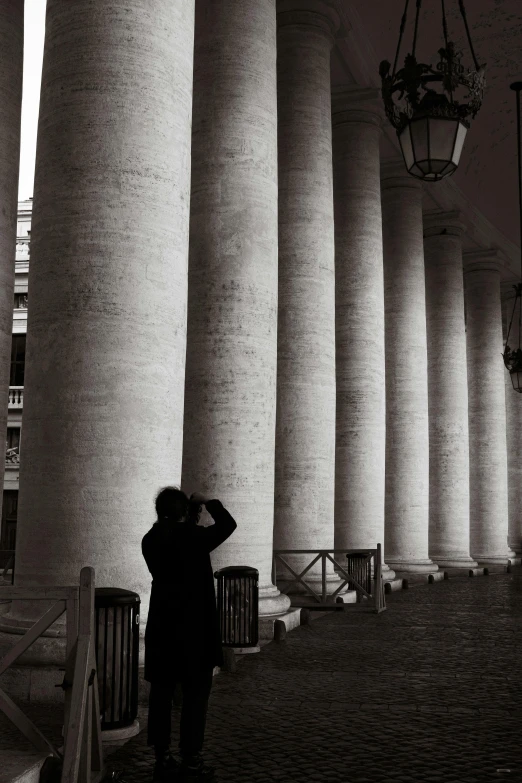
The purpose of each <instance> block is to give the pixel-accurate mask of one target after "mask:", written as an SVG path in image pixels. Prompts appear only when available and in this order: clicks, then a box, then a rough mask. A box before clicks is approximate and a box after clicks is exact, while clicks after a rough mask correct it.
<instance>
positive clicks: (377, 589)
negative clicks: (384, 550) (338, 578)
mask: <svg viewBox="0 0 522 783" xmlns="http://www.w3.org/2000/svg"><path fill="white" fill-rule="evenodd" d="M340 554H342V555H355V554H358V555H362V556H364V557H363V559H361V563H360V566H359V568H360V569H361V571H362V570H363V569H364V568H366V566H367V565H368V564H371V561H372V559H373V589H372V591H371V592H369V591H368V590H367V589H366V587H365V586H364V585H363V584H361V581H360V577H358V575H354V574H349V573H348V572H347V571H346V569H345V568H343V567H342V566H341V565H340V564H339V563H338V562H337V561H336V560H334V558H333V557H332V555H340ZM283 555H315V557H314V558H313V560H312V562H311V563H308V565H307V566H306V568H304V569H303V570H302V571H301V572H300V573H297V572H296V571H294V569H293V568H292V567H291V566H290V565H289V563H288V562H287V560H285V558H283V557H282V556H283ZM319 560H320V561H321V594H320V595H319V593H317V592H316V591H315V590H314V589H313V587H312V586H311V585H310V584H309V583H308V582H307V581H306V580H305V579H304V578H303V577H304V576H305V574H307V573H308V571H309V570H310V569H311V568H312V566H314V565H315V564H316V563H317V562H318V561H319ZM327 560H329V561H330V562H331V563H333V565H334V566H335V568H336V570H337V572H338V573H341V574H342V576H343V577H344V580H343V582H342V583H341V584H340V585H339V586H338V587H337V589H336V590H335V591H334V592H333V593H328V591H327V584H326V561H327ZM278 562H280V563H281V564H282V565H283V566H284V567H285V568H286V569H287V570H288V571H289V572H290V573H291V574H292V578H291V579H287V578H286V576H285V577H283V580H284V581H285V582H287V581H288V582H289V584H288V585H287V586H286V587H285V588H284V589H282V590H281V592H283V593H288V591H289V590H290V589H291V588H292V586H293V585H297V584H300V585H301V586H302V587H304V589H305V593H306V594H307V595H310V596H312V598H313V599H314V602H315V603H312V604H311V605H307V608H309V609H320V610H322V611H324V610H330V609H331V610H335V609H339V608H342V607H340V605H339V604H338V603H334V601H335V598H336V596H339V593H340V592H341V590H342V589H343V588H344V587H345V585H347V584H349V585H350V586H351V587H352V588H353V589H354V590H356V591H357V595H358V598H359V599H362V600H364V598H366V599H367V600H368V603H366V604H365V605H366V606H370V607H372V608H373V609H374V611H375V612H377V613H379V612H383V611H384V610H385V609H386V599H385V597H384V584H383V581H382V555H381V545H380V544H377V547H376V548H375V549H274V551H273V561H272V584H274V585H275V584H277V563H278ZM280 589H281V588H280ZM292 605H293V606H297V605H301V606H302V604H298V603H297V602H296V599H294V601H293V602H292ZM344 606H349V604H343V607H344Z"/></svg>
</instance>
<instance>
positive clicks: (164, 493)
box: [156, 487, 190, 522]
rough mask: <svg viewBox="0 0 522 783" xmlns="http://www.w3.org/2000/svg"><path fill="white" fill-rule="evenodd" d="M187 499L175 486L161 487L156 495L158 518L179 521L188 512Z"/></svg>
mask: <svg viewBox="0 0 522 783" xmlns="http://www.w3.org/2000/svg"><path fill="white" fill-rule="evenodd" d="M189 505H190V504H189V499H188V497H187V496H186V495H185V493H184V492H182V491H181V489H178V488H177V487H163V489H162V490H160V492H159V493H158V495H157V496H156V514H157V515H158V519H165V518H168V519H171V520H172V521H173V522H180V521H181V520H182V519H184V518H186V517H187V516H188V513H189Z"/></svg>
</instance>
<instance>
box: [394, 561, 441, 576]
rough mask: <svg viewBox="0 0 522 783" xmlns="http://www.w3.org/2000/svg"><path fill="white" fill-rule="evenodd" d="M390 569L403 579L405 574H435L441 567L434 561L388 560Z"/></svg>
mask: <svg viewBox="0 0 522 783" xmlns="http://www.w3.org/2000/svg"><path fill="white" fill-rule="evenodd" d="M388 564H389V565H390V568H393V569H394V570H395V572H396V575H397V576H398V577H399V578H401V576H402V575H403V574H434V573H436V572H437V571H438V570H439V567H438V565H437V564H436V563H434V562H433V561H432V560H429V559H427V560H404V561H402V560H392V559H389V560H388Z"/></svg>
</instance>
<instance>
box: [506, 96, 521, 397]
mask: <svg viewBox="0 0 522 783" xmlns="http://www.w3.org/2000/svg"><path fill="white" fill-rule="evenodd" d="M510 87H511V89H512V90H515V92H516V94H517V150H518V209H519V215H520V238H521V245H522V149H521V140H520V136H521V131H520V125H521V120H520V90H522V82H514V83H513V84H511V85H510ZM513 288H514V289H515V301H514V303H513V312H512V313H511V320H510V322H509V328H508V333H507V337H506V346H505V348H504V353H503V355H502V356H503V359H504V364H505V366H506V369H507V370H509V374H510V376H511V383H512V384H513V388H514V390H515V391H517V392H522V347H521V345H520V340H521V338H522V283H518V284H517V285H514V286H513ZM517 306H518V314H517V312H516V311H517ZM515 318H517V319H518V345H516V346H515V347H514V348H511V346H510V345H509V335H510V334H511V327H512V325H513V320H514V319H515Z"/></svg>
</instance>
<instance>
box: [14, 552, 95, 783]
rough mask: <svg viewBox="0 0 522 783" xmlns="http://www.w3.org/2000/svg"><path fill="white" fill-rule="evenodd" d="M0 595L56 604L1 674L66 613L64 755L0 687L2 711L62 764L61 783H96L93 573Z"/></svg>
mask: <svg viewBox="0 0 522 783" xmlns="http://www.w3.org/2000/svg"><path fill="white" fill-rule="evenodd" d="M1 595H2V598H5V599H7V600H10V601H21V600H28V601H35V600H36V601H53V602H54V603H53V605H52V606H51V607H50V609H48V610H47V612H46V613H45V614H44V615H43V617H41V618H40V619H39V620H38V621H37V622H36V623H35V624H34V625H33V626H32V628H30V629H29V630H28V631H27V632H26V634H25V635H24V636H22V638H21V639H20V640H19V641H18V642H17V643H16V644H15V645H14V646H13V647H12V648H11V649H10V650H9V652H8V653H7V654H6V655H5V656H4V657H3V658H2V660H0V674H2V672H4V671H5V670H6V669H7V668H8V667H9V666H12V665H13V663H14V662H15V661H16V659H17V658H18V657H19V656H20V655H21V654H22V653H23V652H25V651H26V650H27V649H28V648H29V647H30V646H31V644H33V642H34V641H35V640H36V639H38V637H39V636H41V635H42V634H43V633H44V632H45V631H46V630H47V629H48V628H50V626H51V625H52V624H53V623H54V622H56V620H57V619H58V618H59V617H61V615H62V614H63V613H64V612H65V616H66V633H67V647H66V662H65V676H64V680H63V683H62V688H63V689H64V693H65V698H64V746H63V753H61V752H60V751H59V750H57V749H56V748H54V747H53V745H52V744H51V742H49V740H48V739H47V738H46V737H45V736H44V735H43V734H42V732H41V731H40V730H39V729H38V728H37V727H36V726H35V725H34V723H32V721H31V720H30V719H29V718H28V717H27V716H26V715H25V714H24V712H23V711H22V710H21V709H20V708H19V707H18V706H17V705H16V704H15V703H14V702H13V700H12V699H11V698H10V697H9V696H8V695H7V694H6V693H5V692H4V691H3V690H2V689H0V709H1V710H2V711H3V712H4V713H5V714H6V715H7V717H8V718H9V719H10V720H11V721H12V722H13V723H14V724H15V726H17V727H18V729H19V730H20V731H21V732H22V734H23V735H24V736H25V737H26V738H27V739H28V740H29V742H31V743H32V744H33V745H34V746H35V747H36V748H37V749H38V750H40V751H42V752H43V753H47V754H50V755H52V756H54V757H55V758H57V759H59V760H60V761H61V764H62V770H61V777H60V781H61V783H98V781H100V780H101V779H102V778H103V776H104V774H105V769H104V764H103V750H102V741H101V726H100V710H99V704H98V681H97V674H96V656H95V649H94V569H93V568H90V567H86V568H82V570H81V573H80V586H79V587H3V588H2V593H1Z"/></svg>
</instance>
